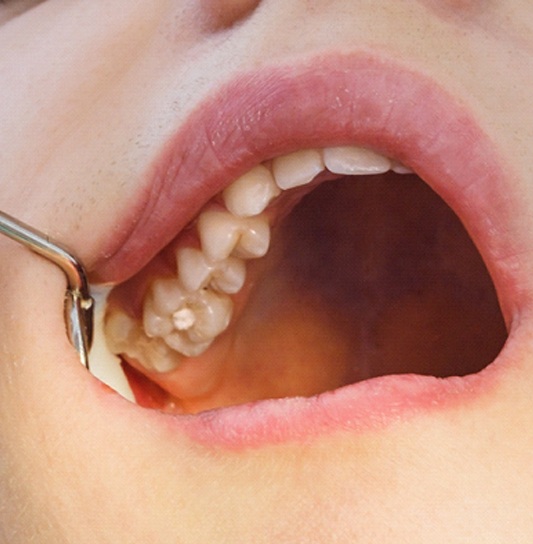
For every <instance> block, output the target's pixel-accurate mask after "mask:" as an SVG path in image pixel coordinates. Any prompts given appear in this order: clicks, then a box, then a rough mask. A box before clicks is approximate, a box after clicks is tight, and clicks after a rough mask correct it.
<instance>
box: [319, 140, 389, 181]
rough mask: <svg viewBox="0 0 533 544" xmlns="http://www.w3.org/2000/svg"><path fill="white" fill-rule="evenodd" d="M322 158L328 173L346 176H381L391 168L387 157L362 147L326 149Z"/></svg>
mask: <svg viewBox="0 0 533 544" xmlns="http://www.w3.org/2000/svg"><path fill="white" fill-rule="evenodd" d="M323 157H324V163H325V165H326V168H327V169H328V170H329V171H330V172H333V173H334V174H342V175H347V176H356V175H363V174H382V173H384V172H387V171H388V170H390V167H391V162H390V160H389V159H388V158H387V157H384V156H383V155H379V154H378V153H374V151H370V150H369V149H364V148H362V147H354V146H343V147H328V148H326V149H324V150H323Z"/></svg>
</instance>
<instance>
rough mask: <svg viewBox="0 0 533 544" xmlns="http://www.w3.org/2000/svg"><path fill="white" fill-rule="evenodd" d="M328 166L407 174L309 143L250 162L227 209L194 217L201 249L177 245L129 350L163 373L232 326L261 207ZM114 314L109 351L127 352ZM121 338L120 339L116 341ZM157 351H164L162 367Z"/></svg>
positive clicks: (259, 245)
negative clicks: (168, 273)
mask: <svg viewBox="0 0 533 544" xmlns="http://www.w3.org/2000/svg"><path fill="white" fill-rule="evenodd" d="M326 170H327V171H329V172H331V173H334V174H340V175H352V176H353V175H368V174H381V173H384V172H387V171H389V170H393V171H395V172H397V173H409V172H410V170H409V169H407V168H406V167H404V166H403V165H401V164H399V163H396V162H394V161H392V160H391V159H389V158H387V157H385V156H383V155H379V154H377V153H375V152H373V151H370V150H368V149H364V148H360V147H354V146H345V147H333V148H326V149H306V150H302V151H297V152H295V153H290V154H288V155H283V156H280V157H277V158H275V159H273V160H272V161H271V163H270V164H269V165H267V164H260V165H258V166H256V167H254V168H252V169H251V170H250V171H249V172H247V173H246V174H244V175H243V176H241V177H240V178H238V179H237V180H235V181H234V182H233V183H232V184H231V185H230V186H229V187H227V188H226V189H225V190H224V191H223V192H222V200H223V202H224V206H225V208H224V207H222V206H218V207H217V206H216V205H210V206H208V207H207V208H206V209H205V210H204V211H203V212H202V213H201V214H200V215H199V217H198V220H197V223H196V229H197V234H198V240H199V245H200V248H199V249H198V248H193V247H190V245H189V246H187V245H185V244H183V245H182V244H178V248H177V250H176V261H177V272H178V273H177V278H173V279H172V278H170V279H169V278H160V279H156V280H155V281H154V282H153V283H152V285H151V287H150V289H149V291H148V294H147V296H146V298H145V301H144V308H143V329H144V330H143V333H144V334H143V336H144V338H143V341H142V342H138V343H137V344H138V345H137V350H136V353H135V354H131V355H132V356H135V358H137V359H139V362H142V363H143V364H145V365H146V366H147V367H150V368H152V369H156V370H160V371H162V370H171V369H172V368H173V367H175V366H176V365H177V364H179V362H180V356H179V355H178V353H180V354H182V355H185V356H189V357H190V356H197V355H200V354H201V353H203V351H205V350H206V349H207V348H208V347H209V345H210V344H211V342H212V341H213V340H214V338H215V337H217V336H218V335H219V334H220V333H221V332H223V331H224V330H225V329H226V327H227V326H228V325H229V322H230V319H231V314H232V308H233V304H232V300H231V298H230V297H229V295H231V294H235V293H237V292H238V291H239V290H240V289H241V288H242V286H243V284H244V281H245V275H246V267H245V260H247V259H256V258H259V257H262V256H264V255H265V254H266V253H267V251H268V248H269V244H270V223H269V219H268V217H267V215H266V214H264V213H263V212H264V211H265V210H266V209H267V208H268V206H269V204H270V203H271V202H272V201H273V200H274V199H275V198H276V197H277V196H279V194H280V193H281V192H282V191H283V190H287V189H292V188H294V187H298V186H302V185H306V184H308V183H310V182H311V181H312V180H313V179H315V177H316V176H317V175H318V174H320V173H321V172H323V171H326ZM117 317H118V316H115V319H110V320H109V321H108V322H109V326H108V338H109V337H110V338H111V340H112V341H111V344H112V345H113V344H114V345H113V346H112V349H113V350H114V351H116V352H124V351H125V352H128V351H129V350H132V349H134V348H133V347H132V346H131V341H132V337H131V334H129V336H128V337H127V338H124V331H123V330H118V325H117V330H114V329H115V327H114V326H113V323H121V324H122V325H121V326H122V328H123V323H124V320H125V316H121V317H120V319H117ZM130 321H131V320H128V324H129V325H128V326H129V327H130V329H131V327H132V324H131V323H130ZM140 335H141V331H139V330H137V331H136V333H135V335H134V336H135V337H136V338H137V340H138V337H139V336H140ZM119 337H120V338H122V339H123V341H120V342H119V341H118V339H119ZM117 342H118V344H120V345H117ZM162 342H164V344H165V345H162V344H161V343H162ZM126 344H128V345H126ZM139 346H144V347H143V348H142V349H141V348H140V347H139ZM169 347H170V348H171V349H172V350H174V351H176V352H178V353H176V354H175V356H174V357H172V356H169V353H168V352H169V350H168V348H169ZM139 350H141V351H142V353H139ZM162 352H165V355H166V357H165V361H166V362H165V364H164V368H162V367H161V353H162ZM169 361H170V362H169Z"/></svg>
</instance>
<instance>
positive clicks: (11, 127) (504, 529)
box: [0, 0, 533, 544]
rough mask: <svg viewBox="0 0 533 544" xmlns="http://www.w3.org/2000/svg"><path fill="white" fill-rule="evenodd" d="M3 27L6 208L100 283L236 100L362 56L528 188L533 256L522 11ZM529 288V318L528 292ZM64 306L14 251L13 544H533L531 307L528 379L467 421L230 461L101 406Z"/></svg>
mask: <svg viewBox="0 0 533 544" xmlns="http://www.w3.org/2000/svg"><path fill="white" fill-rule="evenodd" d="M17 13H18V15H16V14H17ZM0 21H2V26H0V51H2V54H1V55H0V80H1V81H2V85H1V86H0V96H1V98H2V102H1V103H2V106H1V107H0V126H2V130H1V131H0V150H1V154H2V158H3V160H1V161H0V184H1V191H0V195H1V196H0V201H1V205H0V207H1V209H3V210H5V211H7V212H9V213H11V214H12V215H15V216H17V217H19V218H21V219H23V220H25V221H27V222H28V223H31V224H32V225H35V226H37V227H38V228H40V229H41V230H44V231H46V232H49V233H50V234H52V235H53V236H54V237H55V238H56V239H58V240H62V241H63V242H64V243H65V244H67V245H68V246H69V247H72V248H73V249H75V250H76V252H77V253H78V254H79V255H80V256H81V257H82V259H83V261H84V262H86V263H87V265H88V267H89V269H91V270H92V269H94V268H95V267H96V266H97V264H98V263H100V262H102V261H105V257H106V256H105V247H106V244H105V242H106V238H107V237H108V235H109V232H112V233H116V231H117V225H116V221H115V216H116V210H117V209H120V210H125V209H127V207H128V205H129V204H131V196H130V195H131V194H132V193H133V191H134V189H135V188H136V187H139V186H140V184H141V183H142V181H143V173H145V172H146V171H147V170H148V169H149V167H150V164H151V161H152V160H153V158H154V156H155V155H157V153H158V152H159V151H160V150H161V148H162V147H163V145H164V143H165V142H166V141H167V139H168V138H169V136H170V135H171V134H173V133H174V132H175V130H176V129H177V128H179V126H180V124H182V123H183V122H184V120H185V119H186V118H187V115H188V114H189V113H190V112H191V111H192V110H193V108H194V107H195V105H196V104H198V103H199V101H200V100H201V99H202V98H204V97H206V96H208V95H209V94H210V93H212V92H213V91H214V90H215V89H216V88H217V87H218V86H219V85H220V84H221V82H225V81H228V80H230V79H231V78H232V77H235V76H236V75H237V74H238V73H239V72H241V71H244V70H249V69H252V68H254V69H255V68H257V67H262V66H271V65H274V64H275V63H276V62H278V61H283V62H289V63H290V62H291V61H292V60H294V59H300V60H301V59H302V58H303V59H305V58H311V57H312V56H313V55H317V54H322V53H332V52H343V53H344V52H357V51H368V50H379V51H380V52H382V53H383V54H384V55H386V56H388V57H390V58H401V59H402V61H403V62H404V64H405V65H406V66H408V67H412V68H414V69H416V70H417V71H420V72H422V73H424V74H426V75H428V76H429V77H431V78H433V79H435V80H436V81H438V82H439V83H440V84H441V85H443V86H444V87H445V88H446V89H447V90H448V91H449V92H451V93H452V94H454V95H455V96H458V97H460V98H461V100H463V101H464V102H465V103H466V104H467V105H468V108H469V109H470V111H471V112H473V115H474V116H475V118H476V121H477V122H478V123H479V125H480V126H481V127H482V129H483V130H484V131H485V133H486V134H487V135H488V136H489V138H490V139H491V140H492V142H493V143H494V146H495V148H496V150H497V152H498V153H499V154H501V155H502V157H504V159H505V161H506V163H507V164H510V165H512V166H513V168H514V171H515V175H514V178H513V179H515V180H516V190H517V191H519V192H520V194H521V196H522V197H523V201H522V202H523V211H522V210H521V211H520V213H519V214H518V213H517V218H516V221H517V224H518V225H521V228H517V229H516V231H517V236H519V237H521V239H520V242H521V245H522V246H524V247H529V248H530V250H531V249H533V234H532V233H533V229H532V228H529V226H530V225H529V221H531V219H529V216H530V215H533V192H532V190H531V187H530V185H531V179H532V176H533V166H532V163H531V160H530V153H531V145H532V143H533V127H532V124H531V115H529V114H530V113H531V112H532V105H531V102H530V100H531V98H530V97H531V88H533V70H532V69H531V55H532V53H533V6H531V4H530V2H527V1H526V0H524V1H516V0H504V1H501V2H491V1H490V0H488V1H485V2H481V1H466V0H465V1H459V0H455V1H454V0H449V1H445V0H418V1H412V0H409V1H407V0H405V1H401V0H400V1H396V2H386V1H374V0H373V1H358V2H353V1H352V0H339V1H335V2H331V1H330V2H323V1H319V2H305V1H291V2H287V1H283V2H282V1H275V0H266V1H264V2H258V1H247V0H242V1H241V0H227V1H224V0H219V1H216V0H205V1H203V2H190V1H187V0H183V1H181V2H175V1H172V2H171V1H164V0H161V1H158V2H153V0H136V1H131V0H106V1H99V0H95V1H92V2H69V1H68V0H47V1H44V2H24V1H23V0H20V1H17V0H13V1H12V2H8V3H6V4H3V5H0ZM332 29H335V30H334V31H332ZM147 82H148V83H149V87H150V90H149V92H147ZM117 207H118V208H117ZM523 263H524V266H527V267H529V266H531V265H533V256H532V255H529V254H526V255H525V256H523ZM530 277H533V276H532V275H530ZM523 289H524V295H525V296H524V298H525V299H526V300H529V299H530V295H532V294H533V280H532V283H531V284H529V285H525V286H523ZM63 293H64V279H63V277H62V275H61V274H60V272H58V270H57V269H56V268H55V267H54V266H53V265H51V264H48V263H47V262H45V261H43V260H42V259H40V258H38V257H36V256H34V255H32V254H30V253H29V252H27V251H25V250H24V249H21V248H20V247H18V246H16V245H14V244H13V243H11V242H10V241H8V240H6V239H0V300H2V304H1V306H0V330H2V331H4V332H3V333H2V340H1V342H0V361H1V364H0V398H1V402H0V541H1V542H5V543H10V544H17V543H27V542H40V543H41V542H42V543H48V542H50V543H51V542H54V543H60V542H77V543H83V542H102V543H104V542H117V541H119V542H124V543H129V542H132V543H135V542H157V543H165V544H166V543H177V542H179V543H182V542H183V543H205V542H257V543H273V542H276V543H295V542H309V543H317V542H339V543H348V542H349V543H352V542H358V543H359V542H360V543H370V542H382V543H388V542H390V543H401V542H409V543H414V542H437V543H438V542H443V543H444V542H474V541H475V542H479V543H488V542H503V541H506V542H528V541H530V540H531V539H532V538H533V516H532V514H531V504H533V465H532V463H531V462H530V461H531V454H530V452H531V448H532V447H533V437H532V435H531V433H529V432H528V431H527V430H528V429H531V428H532V425H533V396H532V395H531V394H530V392H531V390H532V388H533V376H532V373H531V370H530V365H531V364H532V363H533V356H532V355H531V352H530V350H528V349H527V345H528V341H530V340H531V337H532V334H533V323H532V321H531V317H530V312H529V305H528V304H527V302H526V303H524V306H523V307H522V308H521V312H520V316H519V317H517V316H513V318H512V320H513V322H518V321H519V322H520V327H518V328H516V331H517V332H515V333H514V334H515V335H516V336H517V337H519V338H520V339H521V343H520V345H521V346H522V348H520V349H515V350H514V351H513V354H512V357H513V365H512V366H511V367H510V368H509V369H508V370H507V371H506V372H505V373H504V375H503V377H501V378H500V379H499V380H498V383H497V385H496V386H494V387H492V388H489V389H488V390H487V391H485V393H484V394H483V395H478V396H476V397H475V398H474V399H472V401H471V402H468V403H465V404H461V405H459V406H454V407H452V408H450V409H447V410H442V411H438V412H432V413H420V414H416V415H415V416H412V415H411V416H410V417H405V418H399V420H398V421H397V422H395V424H394V425H390V426H387V427H386V428H385V429H382V430H379V429H376V430H372V431H368V432H366V433H358V434H354V433H349V432H345V433H342V432H337V433H331V434H328V435H321V436H319V437H315V438H313V439H310V440H309V441H308V442H306V443H305V444H301V443H287V444H281V445H276V446H265V447H261V448H255V449H249V450H245V451H240V452H231V451H227V450H224V449H221V448H203V447H199V446H198V445H195V444H192V443H191V442H190V441H189V440H188V439H187V437H185V436H182V435H181V434H179V433H169V432H167V430H166V429H165V428H164V426H162V425H159V424H155V425H152V420H151V419H150V416H149V415H148V413H147V412H148V411H146V410H143V409H141V408H138V407H135V406H133V405H131V404H129V403H127V402H126V401H124V400H122V399H120V398H119V397H118V396H117V395H115V394H114V393H108V392H107V391H104V390H102V388H101V387H99V386H98V385H97V383H96V381H95V380H93V379H92V378H91V377H90V376H89V375H88V374H87V373H86V372H85V371H84V369H83V368H81V367H80V365H79V362H78V360H77V358H76V354H75V353H74V352H73V350H72V348H71V347H70V345H69V344H68V341H67V340H66V338H65V333H64V322H63V315H62V300H63ZM510 319H511V318H510Z"/></svg>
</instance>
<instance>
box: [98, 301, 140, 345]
mask: <svg viewBox="0 0 533 544" xmlns="http://www.w3.org/2000/svg"><path fill="white" fill-rule="evenodd" d="M105 332H106V340H107V343H108V346H109V349H110V350H111V351H112V352H113V353H122V352H123V351H124V350H125V349H126V348H127V347H129V346H131V345H132V344H133V342H134V340H135V338H136V336H137V334H138V332H137V323H136V321H135V320H134V319H133V318H132V317H130V316H129V315H128V314H126V313H124V312H121V311H119V310H113V311H112V312H110V313H109V315H108V316H107V319H106V322H105Z"/></svg>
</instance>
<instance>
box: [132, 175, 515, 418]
mask: <svg viewBox="0 0 533 544" xmlns="http://www.w3.org/2000/svg"><path fill="white" fill-rule="evenodd" d="M248 267H249V268H250V272H251V277H253V280H252V281H251V285H250V286H249V287H248V289H247V297H246V303H245V305H244V306H243V308H242V310H241V311H240V312H239V314H238V317H237V318H236V319H235V320H234V322H233V323H232V325H231V326H230V328H229V329H228V331H226V332H225V333H224V334H223V335H222V337H221V338H219V339H217V340H216V342H219V343H220V344H221V345H224V346H225V347H224V349H223V350H218V351H217V348H216V347H215V348H214V351H212V353H213V354H214V355H212V356H211V358H212V360H213V361H214V360H215V359H216V364H214V368H215V366H216V369H217V370H215V369H214V370H213V372H217V373H218V377H217V380H216V386H214V387H213V388H212V389H211V390H209V392H208V393H205V392H204V393H202V394H201V395H199V396H198V398H196V399H195V398H189V399H179V398H176V397H175V395H173V394H172V393H173V391H174V389H173V385H172V384H173V383H175V381H176V380H179V370H178V371H177V372H176V377H156V378H154V376H150V375H148V374H146V373H143V374H141V373H140V372H138V370H134V369H133V368H131V367H130V366H129V365H128V364H127V363H124V367H125V369H126V373H127V375H128V378H129V380H130V383H131V384H132V387H133V389H134V392H135V394H136V396H137V399H138V401H139V403H140V404H144V405H146V406H152V407H157V408H162V409H165V407H168V406H172V407H175V406H179V407H180V408H179V409H177V411H179V410H182V411H187V412H198V411H202V410H206V409H211V408H217V407H220V406H226V405H232V404H239V403H242V402H249V401H254V400H260V399H264V398H279V397H287V396H311V395H315V394H319V393H321V392H324V391H328V390H332V389H335V388H338V387H342V386H344V385H348V384H351V383H355V382H358V381H362V380H365V379H369V378H372V377H376V376H382V375H387V374H403V373H417V374H424V375H433V376H438V377H447V376H455V375H457V376H463V375H467V374H471V373H475V372H478V371H479V370H481V369H482V368H484V367H485V366H487V365H488V364H489V363H490V362H491V361H493V360H494V358H495V357H496V356H497V354H498V353H499V351H500V349H501V348H502V346H503V343H504V342H505V339H506V336H507V333H506V329H505V325H504V322H503V318H502V315H501V312H500V308H499V304H498V300H497V297H496V293H495V290H494V286H493V284H492V281H491V279H490V277H489V274H488V272H487V270H486V268H485V265H484V263H483V261H482V259H481V257H480V255H479V253H478V251H477V250H476V248H475V246H474V244H473V243H472V241H471V239H470V237H469V236H468V234H467V233H466V231H465V229H464V228H463V226H462V224H461V222H460V221H459V219H458V218H457V217H456V215H455V214H454V213H453V211H452V210H451V209H450V208H449V207H448V206H447V205H446V204H445V203H444V202H443V201H442V199H440V198H439V197H438V196H437V195H436V194H435V193H434V192H433V191H432V190H431V189H430V188H429V187H428V186H427V185H426V184H425V183H424V182H423V181H422V180H420V179H419V178H418V177H417V176H415V175H401V176H400V175H397V174H393V173H388V174H385V175H380V176H369V177H358V178H351V177H347V178H343V179H340V180H336V181H329V182H326V183H323V184H322V185H320V186H318V187H317V188H316V189H314V190H313V191H312V192H311V193H309V194H308V195H307V196H305V197H304V198H303V199H302V200H301V201H300V202H299V204H298V205H297V206H296V207H295V208H294V209H293V210H292V212H291V213H290V214H288V215H287V216H286V217H285V218H284V219H283V220H282V222H280V224H278V225H277V226H276V228H275V229H274V230H273V234H272V246H271V249H270V251H269V253H268V255H267V256H266V257H264V258H263V259H260V260H257V261H254V262H252V263H250V264H249V265H248ZM186 364H194V360H190V361H188V362H187V363H186ZM221 369H222V370H221ZM207 372H209V370H207ZM156 382H157V383H156ZM167 384H169V385H168V386H167ZM193 396H194V395H193Z"/></svg>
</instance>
